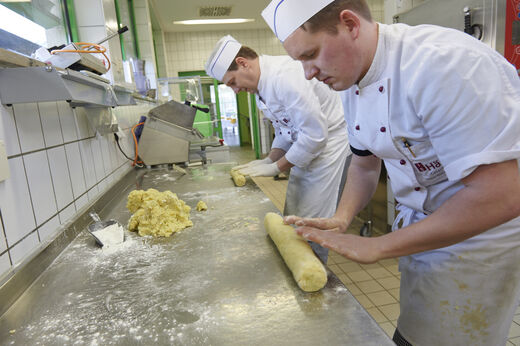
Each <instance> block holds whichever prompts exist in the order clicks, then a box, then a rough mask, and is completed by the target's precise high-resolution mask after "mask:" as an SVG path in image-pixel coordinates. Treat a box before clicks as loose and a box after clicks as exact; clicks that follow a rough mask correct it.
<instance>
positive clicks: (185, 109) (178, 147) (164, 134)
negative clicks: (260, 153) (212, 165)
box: [139, 101, 222, 166]
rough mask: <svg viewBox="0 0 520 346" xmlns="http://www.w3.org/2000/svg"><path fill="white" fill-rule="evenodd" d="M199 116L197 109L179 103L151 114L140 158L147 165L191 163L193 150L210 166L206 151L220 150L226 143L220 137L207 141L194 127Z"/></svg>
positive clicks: (163, 106) (144, 131)
mask: <svg viewBox="0 0 520 346" xmlns="http://www.w3.org/2000/svg"><path fill="white" fill-rule="evenodd" d="M196 112H197V109H196V108H193V107H191V106H189V105H186V104H182V103H179V102H176V101H169V102H167V103H164V104H162V105H160V106H157V107H155V108H153V109H151V110H150V111H149V112H148V119H147V120H146V122H145V124H144V127H143V132H142V134H141V137H140V139H139V156H140V157H141V159H142V160H143V162H144V164H145V165H148V166H151V165H158V164H165V163H167V164H169V163H187V162H188V161H189V159H190V150H191V152H192V153H196V154H198V156H199V157H200V159H201V160H202V162H203V163H206V161H207V157H206V148H207V147H220V146H222V143H221V141H220V140H219V138H218V137H215V136H211V137H204V136H203V135H202V134H201V133H200V131H199V130H197V129H196V128H194V127H193V122H194V119H195V114H196ZM192 157H193V154H192Z"/></svg>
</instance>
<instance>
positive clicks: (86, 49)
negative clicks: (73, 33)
mask: <svg viewBox="0 0 520 346" xmlns="http://www.w3.org/2000/svg"><path fill="white" fill-rule="evenodd" d="M74 44H75V45H77V46H79V47H80V49H57V50H53V51H52V52H51V54H56V53H89V54H103V56H104V57H105V59H106V60H107V64H108V67H107V71H108V70H110V67H111V66H112V64H111V63H110V59H109V58H108V56H107V55H106V54H105V53H106V51H107V49H106V48H105V47H103V46H102V45H99V44H95V43H89V42H75V43H74Z"/></svg>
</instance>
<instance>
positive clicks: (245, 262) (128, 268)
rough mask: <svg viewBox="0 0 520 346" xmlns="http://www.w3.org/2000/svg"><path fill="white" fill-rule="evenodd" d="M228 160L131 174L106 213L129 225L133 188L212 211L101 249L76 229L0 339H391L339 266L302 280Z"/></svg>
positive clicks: (262, 199) (8, 318) (259, 197)
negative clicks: (315, 283)
mask: <svg viewBox="0 0 520 346" xmlns="http://www.w3.org/2000/svg"><path fill="white" fill-rule="evenodd" d="M229 169H230V166H229V165H211V166H206V167H200V168H196V169H189V174H187V175H182V176H181V175H180V173H177V172H175V171H171V170H166V169H162V170H151V171H147V172H146V174H144V176H143V179H142V181H139V180H138V179H136V180H135V181H132V182H130V183H129V185H128V186H127V188H126V189H125V190H123V191H122V192H121V193H119V194H117V198H115V199H114V202H113V203H112V204H111V205H109V207H107V209H106V210H105V211H104V212H103V213H102V218H114V219H117V220H119V221H120V222H122V223H126V222H127V220H128V219H129V217H130V213H129V212H128V211H127V210H126V208H125V204H126V196H127V194H128V193H129V192H130V191H132V190H133V189H136V188H140V189H147V188H150V187H153V188H156V189H158V190H165V189H170V190H172V191H173V192H175V193H177V194H178V195H179V197H180V198H181V199H183V200H185V201H186V202H187V203H188V204H189V205H191V206H195V204H196V203H197V202H198V201H199V200H204V201H205V202H206V203H207V204H208V207H209V209H208V210H207V211H205V212H197V211H194V210H193V211H192V216H191V218H192V220H193V222H194V226H193V227H191V228H188V229H185V230H183V231H181V232H180V233H178V234H175V235H173V236H172V237H171V238H163V239H151V238H141V237H139V236H137V235H136V234H135V233H127V240H126V241H125V243H124V244H122V245H121V246H119V247H115V248H112V249H108V250H105V251H103V250H101V249H100V248H98V247H96V245H95V242H94V239H93V238H92V237H90V236H89V235H88V234H87V233H86V232H83V233H81V234H80V235H79V236H78V237H77V238H76V239H75V240H74V241H73V242H72V243H71V245H70V246H69V247H68V248H67V249H66V250H65V251H64V252H63V253H62V254H61V256H60V257H58V258H57V259H56V261H55V262H54V263H53V264H52V265H51V266H50V268H49V269H48V270H47V271H46V272H45V273H43V275H42V276H41V277H39V278H38V279H37V280H36V281H35V283H34V285H33V286H32V287H31V288H30V289H28V290H27V291H26V292H25V293H24V295H23V296H22V297H21V298H20V299H19V300H18V301H17V302H16V303H15V304H14V305H13V306H12V307H11V309H9V311H8V312H7V313H6V314H4V315H3V316H2V317H1V318H0V343H5V344H7V343H14V344H17V345H34V344H43V345H56V344H100V345H110V344H114V345H151V344H154V345H302V344H303V345H313V344H316V345H319V344H329V345H339V344H343V345H378V346H379V345H393V343H392V341H391V340H390V339H389V338H388V337H387V336H386V334H385V333H384V332H383V331H382V330H381V329H380V328H379V326H378V325H377V324H376V322H375V321H374V320H373V319H372V318H371V317H370V316H369V315H368V313H367V312H366V311H365V310H364V309H363V308H362V307H361V306H360V305H359V303H358V302H357V301H356V300H355V299H354V298H353V297H352V295H351V294H350V293H349V292H348V291H347V290H346V288H345V287H344V286H343V284H341V282H340V281H339V280H338V279H337V278H336V277H335V276H334V274H332V273H330V272H329V282H328V283H327V285H326V286H325V288H324V289H322V290H321V291H320V292H317V293H304V292H302V291H301V290H300V289H299V288H298V286H297V285H296V284H295V282H294V279H293V278H292V275H291V273H290V272H289V270H288V269H287V267H286V265H285V264H284V262H283V260H282V259H281V257H280V255H279V254H278V251H277V250H276V247H275V246H274V244H273V243H272V242H271V241H270V239H269V237H268V236H267V235H266V233H265V230H264V229H263V226H262V220H263V217H264V215H265V213H267V212H270V211H275V207H274V206H273V204H272V203H271V202H270V201H269V199H267V198H266V196H265V195H264V194H263V193H262V192H261V191H260V190H259V189H258V188H257V187H256V186H255V185H254V184H252V183H249V184H246V186H245V187H242V188H237V187H235V186H234V185H233V183H232V181H231V179H230V177H229V173H228V172H229Z"/></svg>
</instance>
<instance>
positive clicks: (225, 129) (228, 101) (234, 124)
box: [210, 84, 240, 146]
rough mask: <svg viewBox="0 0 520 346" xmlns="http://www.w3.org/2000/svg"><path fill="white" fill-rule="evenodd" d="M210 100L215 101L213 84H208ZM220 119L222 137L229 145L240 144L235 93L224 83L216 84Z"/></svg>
mask: <svg viewBox="0 0 520 346" xmlns="http://www.w3.org/2000/svg"><path fill="white" fill-rule="evenodd" d="M210 90H211V102H212V103H216V99H215V97H216V96H215V86H214V85H212V86H210ZM217 95H218V97H219V103H218V104H219V107H220V121H221V123H222V137H223V139H224V143H226V144H227V145H229V146H240V132H239V131H240V130H239V126H238V108H237V100H236V95H235V93H234V91H233V89H231V88H230V87H228V86H227V85H225V84H219V85H218V92H217Z"/></svg>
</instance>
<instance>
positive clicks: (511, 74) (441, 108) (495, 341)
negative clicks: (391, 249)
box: [342, 24, 520, 346]
mask: <svg viewBox="0 0 520 346" xmlns="http://www.w3.org/2000/svg"><path fill="white" fill-rule="evenodd" d="M378 25H379V40H378V47H377V51H376V55H375V57H374V61H373V63H372V65H371V67H370V69H369V71H368V72H367V74H366V75H365V77H364V78H363V80H361V81H360V82H359V85H354V86H353V87H351V88H350V89H348V90H346V91H344V92H342V100H343V103H344V107H345V116H346V120H347V125H348V130H349V140H350V144H351V146H352V150H353V152H354V153H355V154H359V155H367V154H374V155H376V156H378V157H380V158H381V159H383V160H384V164H385V167H386V168H387V171H388V175H389V178H390V179H389V180H390V184H391V187H392V190H393V192H394V195H395V198H396V200H397V201H398V202H399V206H398V209H399V210H400V214H399V216H398V218H397V220H396V221H397V222H395V223H394V229H395V228H397V227H398V222H399V221H401V220H402V221H403V225H402V227H404V226H407V225H409V224H410V223H414V222H417V221H419V220H421V219H423V218H425V217H426V216H427V215H428V214H430V213H432V212H434V211H435V210H436V209H437V208H438V207H439V206H440V205H441V204H443V203H444V202H445V201H446V200H447V199H449V198H450V197H451V196H453V195H454V194H455V193H456V192H457V191H458V190H460V189H461V188H463V184H462V183H461V181H460V180H461V179H462V178H464V177H466V176H468V175H469V174H470V173H471V172H473V170H475V169H476V168H477V167H478V166H479V165H482V164H491V163H497V162H503V161H507V160H511V159H517V160H518V158H520V80H519V78H518V75H517V72H516V69H514V68H513V66H512V65H511V64H509V63H508V62H507V61H506V60H505V59H504V58H503V57H502V56H500V55H499V54H498V53H497V52H495V51H494V50H492V49H491V48H489V47H487V46H486V45H484V44H482V43H480V42H478V41H477V40H476V39H474V38H473V37H471V36H469V35H467V34H464V33H462V32H460V31H457V30H452V29H446V28H440V27H436V26H430V25H420V26H416V27H410V26H407V25H404V24H394V25H384V24H378ZM412 153H413V154H412ZM482 212H485V211H482ZM519 263H520V218H517V219H514V220H512V221H509V222H507V223H506V224H503V225H501V226H499V227H495V228H493V229H490V230H488V231H486V232H484V233H481V234H479V235H477V236H475V237H472V238H470V239H468V240H465V241H463V242H460V243H458V244H454V245H451V246H448V247H445V248H441V249H436V250H432V251H425V252H422V253H419V254H415V255H410V256H405V257H402V258H400V261H399V269H400V271H401V275H402V276H401V289H400V297H401V298H400V305H401V314H400V317H399V320H398V329H399V331H400V332H401V334H402V335H403V336H404V337H405V338H406V339H407V340H408V341H409V342H410V343H412V344H413V345H414V346H416V345H505V343H506V340H507V335H508V331H509V327H510V325H511V322H512V318H513V314H514V311H515V310H516V308H517V306H518V301H519V297H520V264H519Z"/></svg>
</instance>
